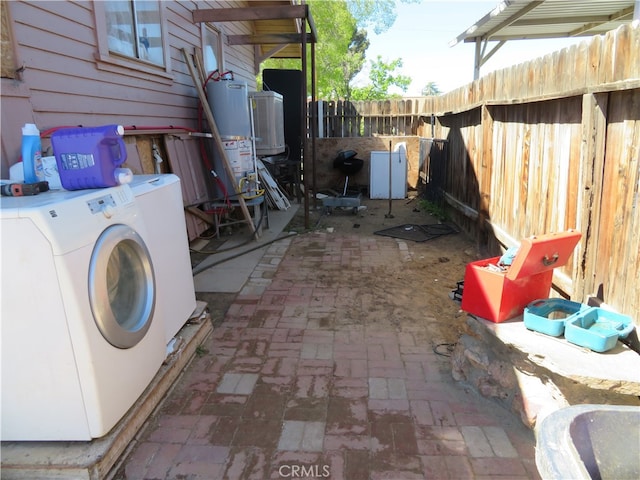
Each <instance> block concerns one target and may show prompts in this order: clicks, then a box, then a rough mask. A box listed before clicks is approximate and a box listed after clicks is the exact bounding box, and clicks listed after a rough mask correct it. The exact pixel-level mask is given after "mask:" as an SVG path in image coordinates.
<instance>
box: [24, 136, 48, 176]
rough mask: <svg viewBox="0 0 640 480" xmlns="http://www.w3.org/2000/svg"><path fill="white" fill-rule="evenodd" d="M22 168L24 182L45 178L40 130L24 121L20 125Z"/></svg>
mask: <svg viewBox="0 0 640 480" xmlns="http://www.w3.org/2000/svg"><path fill="white" fill-rule="evenodd" d="M22 168H23V169H24V181H25V183H36V182H42V181H44V180H45V178H44V168H43V167H42V145H41V143H40V130H38V127H36V126H35V124H33V123H25V124H24V127H22Z"/></svg>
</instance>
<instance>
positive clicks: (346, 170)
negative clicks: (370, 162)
mask: <svg viewBox="0 0 640 480" xmlns="http://www.w3.org/2000/svg"><path fill="white" fill-rule="evenodd" d="M356 155H357V152H355V151H354V150H342V151H340V152H338V155H337V156H336V158H335V159H334V160H333V168H336V169H338V170H340V171H341V172H342V173H343V175H344V176H345V179H344V189H343V191H342V195H346V194H347V188H348V186H349V175H355V174H356V173H358V172H359V171H360V170H362V166H363V165H364V160H362V159H360V158H356Z"/></svg>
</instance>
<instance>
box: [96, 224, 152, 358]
mask: <svg viewBox="0 0 640 480" xmlns="http://www.w3.org/2000/svg"><path fill="white" fill-rule="evenodd" d="M155 296H156V287H155V276H154V272H153V264H152V262H151V256H150V254H149V250H148V249H147V246H146V245H145V243H144V241H143V240H142V238H141V237H140V235H138V233H137V232H136V231H135V230H133V229H132V228H130V227H128V226H126V225H120V224H118V225H112V226H110V227H109V228H107V229H106V230H105V231H104V232H102V234H101V235H100V237H99V238H98V240H97V241H96V244H95V247H94V248H93V253H92V254H91V262H90V264H89V301H90V303H91V311H92V313H93V317H94V320H95V322H96V325H97V326H98V329H99V330H100V333H101V334H102V336H103V337H104V338H105V339H106V340H107V341H108V342H109V343H110V344H111V345H113V346H114V347H118V348H131V347H133V346H135V345H136V344H138V342H140V341H141V340H142V339H143V338H144V336H145V334H146V333H147V330H148V329H149V327H150V326H151V322H152V320H153V311H154V308H155V299H156V298H155Z"/></svg>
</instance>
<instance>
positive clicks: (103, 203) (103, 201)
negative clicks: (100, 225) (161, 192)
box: [87, 194, 116, 214]
mask: <svg viewBox="0 0 640 480" xmlns="http://www.w3.org/2000/svg"><path fill="white" fill-rule="evenodd" d="M87 205H88V206H89V210H90V211H91V213H93V214H96V213H102V212H104V211H108V210H113V208H115V206H116V201H115V200H114V198H113V195H111V194H109V195H104V196H103V197H98V198H92V199H91V200H89V201H88V202H87Z"/></svg>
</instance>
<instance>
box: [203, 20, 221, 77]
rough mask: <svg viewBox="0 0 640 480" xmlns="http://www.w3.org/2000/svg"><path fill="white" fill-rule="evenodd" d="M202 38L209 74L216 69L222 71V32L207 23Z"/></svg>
mask: <svg viewBox="0 0 640 480" xmlns="http://www.w3.org/2000/svg"><path fill="white" fill-rule="evenodd" d="M202 38H203V42H202V43H203V47H202V56H203V59H204V69H205V70H206V72H207V75H209V74H210V73H211V72H214V71H216V70H218V71H220V72H222V42H221V41H220V32H219V31H218V30H215V29H214V28H212V27H210V26H208V25H206V26H204V27H203V31H202Z"/></svg>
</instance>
